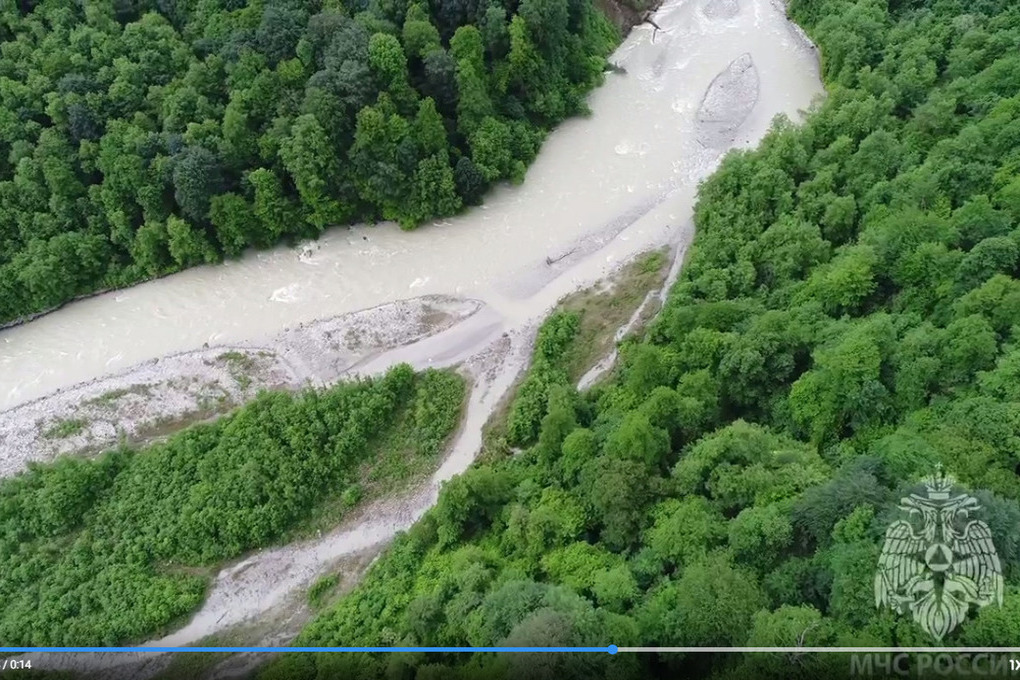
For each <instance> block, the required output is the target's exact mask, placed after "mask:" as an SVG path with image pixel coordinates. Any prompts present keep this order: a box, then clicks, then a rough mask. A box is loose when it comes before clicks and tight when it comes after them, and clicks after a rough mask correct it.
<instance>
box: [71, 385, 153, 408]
mask: <svg viewBox="0 0 1020 680" xmlns="http://www.w3.org/2000/svg"><path fill="white" fill-rule="evenodd" d="M129 394H137V395H139V396H143V397H148V396H149V395H151V394H152V387H151V386H149V385H141V384H139V385H131V386H130V387H119V388H117V389H115V390H109V391H108V392H103V393H102V394H100V395H99V396H98V397H93V398H92V399H86V400H85V401H84V402H82V403H84V404H87V405H90V406H111V405H112V404H113V403H114V402H116V401H117V400H118V399H120V398H121V397H126V396H127V395H129Z"/></svg>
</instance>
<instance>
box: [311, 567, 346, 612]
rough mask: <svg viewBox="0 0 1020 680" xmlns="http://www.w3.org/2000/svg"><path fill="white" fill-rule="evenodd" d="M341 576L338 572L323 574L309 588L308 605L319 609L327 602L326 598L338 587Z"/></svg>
mask: <svg viewBox="0 0 1020 680" xmlns="http://www.w3.org/2000/svg"><path fill="white" fill-rule="evenodd" d="M339 582H340V578H339V577H338V576H337V575H336V574H328V575H326V576H323V577H322V578H320V579H319V580H317V581H316V582H315V583H313V584H312V587H311V588H309V589H308V606H309V607H311V608H312V609H319V608H320V607H322V605H323V604H324V603H325V601H326V598H327V597H329V594H330V593H331V592H332V591H333V589H334V588H336V586H337V584H338V583H339Z"/></svg>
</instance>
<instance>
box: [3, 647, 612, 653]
mask: <svg viewBox="0 0 1020 680" xmlns="http://www.w3.org/2000/svg"><path fill="white" fill-rule="evenodd" d="M618 649H619V648H618V647H617V646H616V645H608V646H606V647H0V653H10V652H16V653H31V652H134V653H135V654H139V653H141V654H144V653H147V652H602V653H603V654H616V652H617V651H618Z"/></svg>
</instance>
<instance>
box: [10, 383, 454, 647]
mask: <svg viewBox="0 0 1020 680" xmlns="http://www.w3.org/2000/svg"><path fill="white" fill-rule="evenodd" d="M464 396H465V383H464V380H463V379H462V378H461V377H460V376H458V375H456V374H454V373H451V372H439V371H433V370H429V371H426V372H424V373H419V374H415V373H414V371H413V370H412V369H411V368H410V367H409V366H407V365H406V364H405V365H400V366H397V367H395V368H393V369H391V370H390V371H389V372H388V373H387V374H386V375H385V376H383V377H381V378H378V379H373V380H362V381H357V382H350V383H341V384H339V385H337V386H335V387H332V388H329V389H323V390H319V391H316V390H308V391H305V392H303V393H300V394H296V395H292V394H289V393H286V392H264V393H262V394H260V395H259V397H258V398H256V399H255V400H254V401H252V402H251V403H249V404H247V405H245V406H243V407H242V408H240V409H239V410H237V411H236V412H234V413H233V414H231V415H229V416H227V417H224V418H222V419H220V420H218V421H215V422H213V423H210V424H200V425H195V426H192V427H191V428H188V429H186V430H184V431H182V432H181V433H179V434H177V435H174V436H173V437H171V438H170V439H168V440H167V441H165V442H163V443H158V444H153V445H151V446H149V447H146V448H144V449H140V450H131V449H127V448H121V449H117V450H113V451H109V452H106V453H104V454H103V455H101V456H100V457H99V458H98V459H96V460H84V459H81V458H72V457H67V458H62V459H59V460H58V461H56V462H55V463H52V464H45V465H34V466H33V467H32V468H31V469H30V470H29V471H28V472H25V473H23V474H21V475H19V476H17V477H13V478H9V479H6V480H4V481H3V482H0V600H3V602H4V606H3V607H2V608H0V644H3V645H14V646H24V645H43V646H47V645H110V644H116V643H120V642H126V641H133V640H139V639H141V638H144V637H145V636H148V635H151V634H154V633H156V632H158V631H160V630H162V629H165V628H166V627H167V626H168V625H169V624H173V623H179V621H180V619H181V617H183V616H184V615H186V614H189V613H191V612H192V611H193V610H194V609H196V608H197V607H198V605H199V604H200V603H201V602H202V599H203V597H204V595H205V591H206V588H207V586H208V584H209V582H210V581H211V578H212V576H213V575H215V571H216V567H217V565H219V564H221V563H222V562H223V561H225V560H228V559H231V558H234V557H237V556H238V555H241V554H242V553H244V552H246V551H249V550H252V549H255V548H259V547H263V546H266V545H269V544H271V543H273V542H276V541H279V540H280V539H282V538H286V537H290V536H292V535H293V533H294V531H295V530H298V529H300V528H301V525H302V523H303V522H307V521H308V520H309V519H310V518H312V517H313V515H314V513H315V512H316V510H318V509H321V508H322V507H323V506H324V505H326V504H329V503H334V504H335V503H339V504H340V505H341V508H343V507H348V508H349V507H351V506H353V505H354V504H356V503H357V502H358V499H359V498H360V496H361V488H360V484H359V483H360V481H361V480H360V478H359V474H360V472H361V470H362V467H363V466H364V465H365V464H366V463H367V464H377V463H378V462H379V461H380V460H385V459H386V457H387V456H390V457H414V458H419V459H423V460H426V461H428V460H432V461H434V460H435V459H436V457H437V456H438V454H439V453H440V452H441V449H442V447H443V444H444V443H445V441H446V439H447V438H448V437H449V436H450V434H451V433H452V432H453V430H454V429H455V427H456V425H457V423H458V422H459V420H460V413H461V408H462V405H463V402H464ZM400 462H401V461H397V463H396V467H397V468H399V467H400ZM335 515H336V513H335V512H334V513H333V516H334V517H335Z"/></svg>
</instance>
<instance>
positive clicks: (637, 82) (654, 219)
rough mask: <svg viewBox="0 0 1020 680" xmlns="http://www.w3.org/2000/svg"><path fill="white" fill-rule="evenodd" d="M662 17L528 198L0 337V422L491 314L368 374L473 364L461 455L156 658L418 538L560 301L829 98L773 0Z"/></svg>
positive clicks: (277, 558)
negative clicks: (221, 368)
mask: <svg viewBox="0 0 1020 680" xmlns="http://www.w3.org/2000/svg"><path fill="white" fill-rule="evenodd" d="M655 21H656V23H658V24H659V26H661V27H662V29H663V30H662V31H656V30H654V29H653V28H652V27H651V26H649V25H643V26H639V27H637V28H635V29H634V31H633V32H632V33H631V34H630V36H629V37H628V39H627V40H626V41H625V43H624V44H623V45H622V46H621V47H620V48H619V49H618V50H617V52H616V53H615V55H614V56H613V57H612V61H613V62H614V63H615V64H617V65H619V66H621V67H622V68H623V69H624V70H625V72H624V73H613V74H610V75H607V77H606V83H605V84H604V85H603V86H602V87H601V88H600V89H598V90H597V91H596V92H594V93H593V94H592V95H591V97H590V106H591V109H592V115H591V116H590V117H588V118H584V119H575V120H571V121H568V122H567V123H565V124H563V125H562V126H561V127H560V128H558V129H557V130H556V131H554V132H553V133H552V134H550V135H549V137H548V139H547V141H546V142H545V144H544V146H543V147H542V150H541V152H540V154H539V156H538V159H537V160H536V162H535V163H534V165H533V166H532V167H531V168H530V169H529V171H528V174H527V178H526V179H525V181H524V184H523V185H521V186H518V187H500V188H498V189H496V190H495V191H494V192H492V193H490V195H488V196H487V197H486V202H485V205H484V206H482V207H479V208H475V209H473V210H471V211H469V212H467V213H465V214H463V215H461V216H459V217H456V218H454V219H450V220H447V221H444V222H442V223H437V224H432V225H427V226H424V227H423V228H420V229H418V230H417V231H414V232H410V233H408V232H403V231H401V230H399V229H398V228H397V227H396V226H394V225H391V224H382V225H376V226H357V227H353V228H338V229H333V230H331V231H329V232H328V233H327V234H326V235H325V236H324V237H323V238H322V239H320V240H319V241H318V242H317V243H315V244H312V245H307V246H303V247H298V248H283V247H281V248H277V249H274V250H270V251H264V252H259V253H249V254H247V255H246V256H244V257H243V258H242V259H240V260H237V261H233V262H229V263H226V264H223V265H217V266H208V267H200V268H197V269H193V270H190V271H187V272H183V273H180V274H176V275H174V276H170V277H167V278H165V279H161V280H157V281H153V282H149V283H146V284H142V285H139V286H136V287H134V288H130V289H127V290H124V291H117V292H112V293H108V294H104V295H100V296H97V297H94V298H91V299H88V300H83V301H80V302H76V303H73V304H71V305H68V306H67V307H65V308H63V309H61V310H59V311H57V312H54V313H52V314H49V315H47V316H44V317H41V318H39V319H37V320H35V321H32V322H30V323H28V324H25V325H22V326H18V327H14V328H11V329H7V330H4V331H0V411H3V410H5V409H11V408H12V407H15V406H18V405H21V404H25V403H26V402H29V401H32V400H38V399H40V398H45V396H46V395H48V394H50V393H52V392H54V391H56V390H65V389H66V388H68V387H71V386H73V385H76V384H78V383H81V382H83V381H89V380H94V379H97V378H100V377H102V376H104V375H107V374H110V373H115V372H121V371H124V370H126V369H129V368H130V367H131V366H133V365H135V364H138V363H139V362H143V361H147V360H150V359H153V358H156V357H161V356H164V355H168V354H173V353H177V352H183V351H187V350H193V349H196V348H200V347H202V346H203V344H204V343H208V344H209V345H213V346H214V345H218V344H223V345H228V344H232V343H242V342H258V341H260V339H263V338H268V337H270V336H273V335H275V334H278V333H279V332H281V331H282V330H283V329H286V328H293V327H295V326H298V325H299V324H304V323H310V322H313V321H315V320H316V319H323V318H326V317H333V316H336V315H340V314H345V313H349V312H352V311H355V310H360V309H365V308H368V307H373V306H376V305H381V304H385V303H388V302H393V301H395V300H402V299H405V298H412V297H418V296H423V295H449V296H456V297H459V298H470V299H473V300H477V301H479V303H480V304H481V305H483V308H482V310H481V311H480V312H478V313H477V314H475V315H474V316H472V317H470V318H469V319H467V320H466V321H464V322H463V323H462V324H460V325H459V326H454V327H453V328H452V329H450V330H449V331H446V332H444V333H441V334H439V335H436V336H433V337H431V338H428V339H425V340H423V341H420V342H416V343H414V344H411V345H407V346H404V347H400V348H395V349H393V350H390V351H388V352H383V353H381V354H379V355H378V356H376V357H374V358H373V359H372V360H370V361H368V362H366V363H364V365H362V366H360V370H363V371H364V372H366V373H372V372H376V371H379V370H383V369H385V368H386V366H387V365H390V364H392V363H394V362H397V361H408V362H410V363H412V364H413V365H415V366H425V365H443V364H446V365H449V364H451V363H459V362H462V361H466V364H465V366H467V367H468V368H469V369H470V371H471V372H472V374H473V375H474V376H475V378H476V382H475V389H474V390H473V392H472V397H471V402H470V404H469V409H468V414H467V417H466V422H465V423H464V425H463V427H462V430H461V433H460V434H459V436H458V439H457V441H456V443H455V445H454V450H453V452H452V453H451V455H450V456H449V457H448V458H447V459H446V461H445V462H444V464H443V465H442V467H441V468H440V469H439V470H438V471H437V473H436V474H435V475H434V476H433V477H432V478H431V479H430V480H428V482H427V484H425V485H424V486H422V487H420V488H416V489H414V490H413V491H411V492H409V493H406V494H403V495H401V496H400V497H396V498H391V499H387V500H386V501H385V502H381V503H378V504H376V505H375V506H373V507H372V508H369V509H368V511H367V512H366V513H365V517H366V520H365V521H364V522H362V523H359V524H357V525H356V526H345V527H339V528H338V529H337V530H336V531H334V532H332V533H330V534H329V535H324V536H323V537H321V539H320V540H317V541H312V542H308V543H305V544H301V545H294V546H286V547H282V548H277V549H273V550H267V551H262V552H259V553H255V554H253V555H250V556H248V557H247V558H245V559H244V560H242V561H241V562H238V563H236V564H233V565H231V566H228V567H227V568H225V569H224V570H223V571H222V572H221V573H220V575H219V576H218V577H217V578H216V580H215V582H214V584H213V586H212V588H211V591H210V596H209V598H208V600H207V602H206V603H205V605H204V606H203V608H202V610H201V611H199V612H197V613H196V615H195V616H194V617H193V619H192V620H191V621H190V622H188V623H187V624H186V625H185V626H184V627H183V628H181V629H179V630H177V631H175V632H174V633H171V634H170V635H168V636H166V637H164V638H162V639H160V640H153V641H152V642H150V643H149V644H150V645H158V646H163V645H182V644H189V643H193V642H195V641H197V640H200V639H201V638H203V637H204V636H206V635H209V634H211V633H214V632H217V631H219V630H222V629H223V628H224V627H227V626H230V625H235V624H238V623H241V622H244V621H250V620H252V619H256V618H258V617H260V616H262V615H264V614H265V613H266V612H268V611H270V610H272V609H273V608H275V607H279V606H280V605H281V604H282V603H284V602H286V601H287V600H288V598H291V599H293V597H294V594H295V593H299V592H303V590H304V589H305V588H307V587H308V585H309V584H310V583H311V582H312V581H313V580H314V579H315V578H316V577H317V576H318V575H321V574H322V573H323V572H324V571H326V570H327V569H328V568H329V566H330V565H332V564H335V563H336V560H337V559H338V558H340V557H343V556H344V555H350V554H354V553H356V552H358V551H361V550H364V549H365V548H367V547H370V546H373V545H378V544H380V543H381V542H383V541H386V540H388V539H389V538H390V537H392V536H393V534H394V533H395V532H396V531H398V530H401V529H406V528H407V527H408V526H410V524H411V523H413V522H414V521H415V519H417V518H418V517H419V516H420V515H421V513H423V512H424V511H425V510H426V509H427V508H428V507H429V506H431V504H432V503H433V502H434V500H435V497H436V492H437V489H438V485H439V484H440V483H441V482H442V481H443V480H444V479H448V478H449V477H450V476H452V475H453V474H456V473H458V472H460V471H462V470H463V469H464V468H466V466H467V465H468V464H470V462H471V460H472V458H473V457H474V455H475V453H476V452H477V449H478V445H479V444H480V441H481V439H480V438H481V425H482V424H483V423H484V422H485V420H486V418H487V416H488V414H489V413H490V411H491V409H492V408H493V407H494V406H495V404H496V403H497V401H498V399H499V397H500V395H502V394H503V393H504V392H505V390H506V388H507V387H508V386H509V385H510V384H511V383H512V380H513V378H514V376H515V375H516V373H517V371H519V369H520V367H521V366H522V365H523V362H524V361H525V358H526V356H527V349H528V343H529V342H530V340H529V335H530V334H533V331H534V328H535V325H536V323H537V321H538V320H539V319H541V317H543V316H544V315H545V314H547V313H548V311H549V310H550V309H551V308H552V307H553V306H554V305H555V303H556V301H557V300H558V299H559V298H561V297H562V296H563V295H565V294H567V293H569V292H571V291H573V290H576V289H577V288H578V287H580V286H584V285H588V284H591V283H593V282H595V281H597V280H598V279H600V278H602V277H604V276H605V275H607V274H608V273H609V272H611V271H612V270H613V269H615V267H616V266H617V264H618V263H620V262H622V261H624V260H626V259H628V258H629V257H631V256H633V255H635V254H636V253H639V252H642V251H646V250H648V249H650V248H653V247H657V246H661V245H663V244H671V245H673V246H674V248H675V249H674V252H675V253H682V252H683V250H684V249H685V248H686V245H687V244H689V242H690V239H691V238H692V236H693V231H692V228H691V224H690V222H691V214H692V208H693V203H694V198H695V193H696V189H697V185H698V182H699V181H701V180H702V179H704V178H705V177H706V176H707V175H708V174H709V173H710V172H711V171H712V170H713V169H714V168H715V167H716V165H717V164H718V162H719V160H720V159H721V157H722V155H723V154H724V153H725V152H726V151H727V150H728V149H732V148H743V147H749V146H753V145H754V144H755V143H757V141H758V140H760V139H761V137H762V135H764V133H765V132H766V131H767V129H768V127H769V124H770V122H771V121H772V119H773V118H774V117H775V116H776V115H779V114H785V115H787V116H788V117H790V118H791V119H793V120H799V119H800V118H801V114H802V112H803V110H804V109H806V108H807V107H808V106H809V105H810V104H811V102H812V101H813V100H814V98H815V97H816V96H817V95H819V94H821V93H822V87H821V83H820V80H819V73H818V58H817V54H816V51H815V49H814V47H813V46H812V45H811V44H810V43H809V42H808V41H807V40H806V38H805V37H804V36H803V34H802V33H801V32H800V30H799V29H798V28H797V27H796V26H794V25H792V24H791V23H789V22H788V21H787V20H786V18H785V13H784V9H783V6H782V4H781V3H780V2H779V0H668V1H667V2H666V3H665V4H664V5H663V6H662V8H661V9H660V10H659V11H658V12H657V14H656V15H655ZM653 34H654V39H653ZM675 270H676V268H675V267H674V273H675ZM504 334H505V335H504ZM500 342H502V343H503V346H502V347H500V346H499V345H500ZM11 415H14V414H13V413H12V414H11ZM105 656H107V655H99V657H100V658H97V657H96V656H93V657H90V660H89V661H88V662H87V664H86V663H85V662H83V661H82V660H81V659H73V658H72V657H70V656H68V657H63V658H61V659H60V660H59V661H58V660H57V659H56V658H55V657H53V656H48V657H46V658H45V660H43V659H41V658H40V662H44V664H45V665H44V666H40V667H58V666H62V667H72V668H74V667H81V665H93V664H96V663H106V662H107V661H108V662H109V663H110V664H111V665H112V664H116V665H123V664H127V663H130V662H131V661H132V659H130V658H125V657H132V656H136V655H123V656H120V657H118V658H117V659H116V660H113V659H112V658H110V659H108V660H105V661H104V660H103V659H102V658H101V657H105ZM137 656H138V657H143V656H151V655H147V654H144V653H139V654H138V655H137ZM138 660H139V659H135V661H138Z"/></svg>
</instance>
